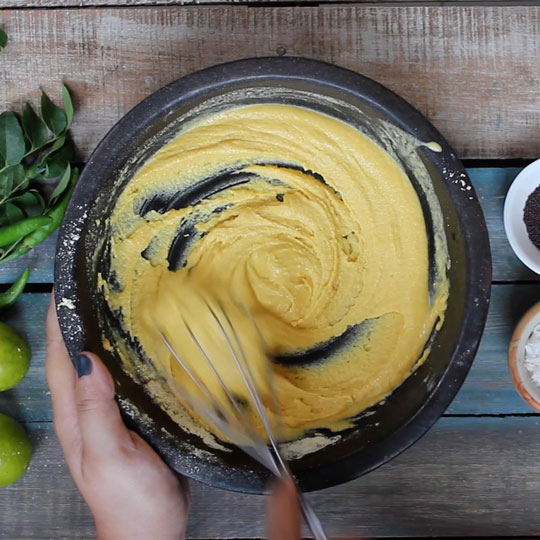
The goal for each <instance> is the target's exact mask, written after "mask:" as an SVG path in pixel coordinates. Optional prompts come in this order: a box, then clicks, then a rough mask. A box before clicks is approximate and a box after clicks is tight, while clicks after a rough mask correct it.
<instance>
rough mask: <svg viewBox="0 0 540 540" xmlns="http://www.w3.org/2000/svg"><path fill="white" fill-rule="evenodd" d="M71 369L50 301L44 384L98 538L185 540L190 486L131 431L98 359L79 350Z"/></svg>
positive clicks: (68, 462) (71, 466) (67, 455)
mask: <svg viewBox="0 0 540 540" xmlns="http://www.w3.org/2000/svg"><path fill="white" fill-rule="evenodd" d="M75 366H76V369H74V368H73V364H72V363H71V360H70V357H69V354H68V352H67V350H66V347H65V344H64V341H63V339H62V335H61V333H60V328H59V326H58V320H57V317H56V309H55V305H54V299H53V298H52V297H51V304H50V307H49V312H48V314H47V362H46V370H47V382H48V384H49V388H50V390H51V398H52V402H53V410H54V427H55V430H56V434H57V436H58V439H59V440H60V445H61V446H62V450H63V452H64V456H65V458H66V461H67V464H68V466H69V470H70V472H71V475H72V476H73V479H74V481H75V484H76V485H77V488H78V489H79V491H80V492H81V494H82V496H83V497H84V499H85V500H86V502H87V504H88V506H89V507H90V510H91V511H92V514H93V516H94V520H95V523H96V531H97V536H98V538H99V539H100V540H118V539H124V538H125V539H130V540H131V539H138V538H140V539H145V540H146V539H148V538H152V540H162V539H163V540H173V539H174V540H181V539H185V535H186V525H187V516H188V510H189V503H190V494H189V486H188V484H187V481H186V480H185V479H179V478H178V477H177V476H176V475H175V474H173V472H172V471H171V470H170V469H169V468H168V467H167V466H166V465H165V463H164V462H163V461H162V460H161V459H160V458H159V456H158V455H157V454H156V453H155V452H154V451H153V450H152V449H151V448H150V446H149V445H148V444H147V443H146V442H145V441H143V440H142V439H141V438H140V437H139V436H138V435H137V434H136V433H134V432H132V431H130V430H128V429H127V428H126V426H125V425H124V423H123V422H122V418H121V416H120V411H119V409H118V406H117V404H116V402H115V400H114V383H113V380H112V377H111V375H110V374H109V372H108V371H107V369H106V367H105V366H104V365H103V363H102V362H101V360H100V359H99V358H98V357H97V356H96V355H94V354H91V353H83V354H81V355H79V357H78V358H77V359H76V361H75Z"/></svg>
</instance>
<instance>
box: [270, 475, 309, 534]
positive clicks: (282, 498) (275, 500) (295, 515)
mask: <svg viewBox="0 0 540 540" xmlns="http://www.w3.org/2000/svg"><path fill="white" fill-rule="evenodd" d="M267 506H268V508H267V514H268V525H267V527H268V540H301V538H302V536H301V534H300V530H301V523H302V522H301V516H302V514H301V511H300V501H299V500H298V493H297V492H296V486H295V485H294V483H293V482H292V481H290V480H286V479H285V480H277V481H276V482H275V483H274V486H273V489H272V494H271V495H270V497H268V505H267Z"/></svg>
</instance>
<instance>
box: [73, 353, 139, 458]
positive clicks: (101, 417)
mask: <svg viewBox="0 0 540 540" xmlns="http://www.w3.org/2000/svg"><path fill="white" fill-rule="evenodd" d="M74 363H75V369H76V371H77V382H76V384H75V397H76V402H77V414H78V416H79V426H80V430H81V439H82V447H83V453H84V454H85V455H86V456H88V457H89V458H90V459H93V458H97V459H99V458H100V457H102V456H107V457H112V456H114V455H115V454H119V453H121V452H122V451H123V450H126V449H132V448H133V447H134V444H133V441H132V439H131V437H130V434H129V431H128V429H127V428H126V426H125V425H124V422H123V421H122V417H121V416H120V411H119V409H118V405H117V404H116V401H115V400H114V383H113V380H112V377H111V375H110V373H109V372H108V370H107V368H106V367H105V366H104V365H103V362H102V361H101V360H100V359H99V357H98V356H96V355H95V354H92V353H87V352H83V353H81V354H79V356H78V357H77V358H76V359H75V362H74Z"/></svg>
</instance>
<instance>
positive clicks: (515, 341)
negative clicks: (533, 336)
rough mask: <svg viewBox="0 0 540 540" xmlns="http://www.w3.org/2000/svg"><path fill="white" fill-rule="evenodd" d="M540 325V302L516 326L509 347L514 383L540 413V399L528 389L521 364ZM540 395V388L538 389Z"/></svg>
mask: <svg viewBox="0 0 540 540" xmlns="http://www.w3.org/2000/svg"><path fill="white" fill-rule="evenodd" d="M537 324H540V302H537V303H536V304H534V305H533V306H532V307H530V308H529V309H528V310H527V311H526V312H525V314H524V315H523V316H522V317H521V319H520V320H519V322H518V324H517V325H516V327H515V329H514V332H513V333H512V337H511V338H510V344H509V346H508V369H509V371H510V376H511V378H512V382H513V383H514V386H515V388H516V390H517V392H518V393H519V395H520V396H521V397H522V398H523V400H524V401H525V402H526V403H527V404H528V405H529V406H530V407H532V408H533V409H534V410H535V411H537V412H540V399H537V398H535V397H534V396H533V395H532V394H531V393H530V392H529V391H528V390H527V388H526V386H525V383H524V381H523V376H522V375H521V372H520V369H519V364H520V362H521V358H522V349H523V348H524V346H525V342H526V341H527V338H528V337H529V335H530V333H531V332H532V330H533V328H534V327H535V326H536V325H537ZM538 393H539V395H540V387H539V388H538Z"/></svg>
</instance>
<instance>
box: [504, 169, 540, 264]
mask: <svg viewBox="0 0 540 540" xmlns="http://www.w3.org/2000/svg"><path fill="white" fill-rule="evenodd" d="M534 174H536V175H537V177H538V180H537V181H536V182H535V184H534V186H535V187H538V186H540V159H537V160H535V161H533V162H532V163H529V164H528V165H527V166H526V167H524V168H523V169H522V170H521V171H520V172H519V173H518V174H517V176H516V177H515V178H514V180H513V181H512V184H511V185H510V187H509V189H508V191H507V193H506V197H505V200H504V208H503V222H504V231H505V234H506V238H507V239H508V243H509V244H510V247H511V248H512V251H513V252H514V253H515V255H516V257H517V258H518V259H519V260H520V261H521V262H522V263H523V264H524V265H525V266H527V268H529V269H530V270H532V271H533V272H535V273H536V274H540V250H539V249H538V248H537V247H536V246H535V245H534V244H533V243H532V242H531V240H530V239H529V236H528V234H527V229H526V227H525V224H524V221H523V209H524V207H525V202H526V200H527V197H528V196H529V195H530V194H531V193H532V191H533V190H534V188H533V189H532V190H531V191H527V196H525V197H522V196H520V193H519V191H520V189H521V188H522V187H524V186H526V185H528V184H529V183H530V181H531V179H532V178H533V176H532V175H534ZM518 217H519V219H518ZM520 240H522V241H520ZM523 241H524V242H525V246H524V245H523ZM528 250H530V251H531V252H533V253H535V254H536V253H538V261H535V260H534V259H533V257H532V256H531V255H530V253H528Z"/></svg>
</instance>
